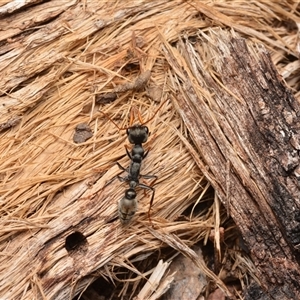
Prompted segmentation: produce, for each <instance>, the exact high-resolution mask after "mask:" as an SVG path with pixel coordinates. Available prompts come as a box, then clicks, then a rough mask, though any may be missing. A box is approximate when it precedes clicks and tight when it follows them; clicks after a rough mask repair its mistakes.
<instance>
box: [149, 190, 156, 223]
mask: <svg viewBox="0 0 300 300" xmlns="http://www.w3.org/2000/svg"><path fill="white" fill-rule="evenodd" d="M154 195H155V189H153V190H152V197H151V200H150V204H149V210H148V219H149V222H150V224H151V226H152V227H153V224H152V220H151V208H152V204H153V200H154Z"/></svg>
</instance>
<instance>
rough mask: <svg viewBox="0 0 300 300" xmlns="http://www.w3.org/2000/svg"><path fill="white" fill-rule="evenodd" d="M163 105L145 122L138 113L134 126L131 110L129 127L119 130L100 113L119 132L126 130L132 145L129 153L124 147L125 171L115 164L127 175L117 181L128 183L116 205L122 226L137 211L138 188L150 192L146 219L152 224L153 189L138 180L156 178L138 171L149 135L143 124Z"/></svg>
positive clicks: (145, 153) (144, 155) (145, 154)
mask: <svg viewBox="0 0 300 300" xmlns="http://www.w3.org/2000/svg"><path fill="white" fill-rule="evenodd" d="M163 104H164V102H163V103H162V104H161V105H160V106H159V108H158V109H157V111H156V112H155V114H154V115H153V117H152V118H150V119H149V120H148V121H146V122H143V120H142V117H141V115H140V112H139V111H138V119H139V122H140V124H134V125H131V124H132V123H133V118H134V112H133V109H131V110H130V122H129V127H124V128H120V127H119V126H118V125H117V124H116V123H115V122H114V121H113V120H112V119H111V118H110V117H108V116H107V115H106V114H105V113H103V112H102V113H103V114H104V115H105V116H106V117H107V118H108V119H109V120H110V121H111V122H112V123H113V124H114V125H115V126H116V127H117V128H118V129H119V130H125V129H126V134H127V138H128V140H129V143H130V144H132V145H134V146H133V148H132V150H131V153H130V152H129V151H128V149H127V147H126V146H125V149H126V153H127V155H128V157H129V158H130V160H131V163H130V166H129V168H127V169H126V168H124V167H122V166H121V165H120V164H119V163H117V164H118V166H119V168H120V169H121V170H123V171H125V172H127V173H128V175H127V176H126V177H120V176H118V179H119V180H120V181H125V182H128V183H129V189H127V190H126V191H125V196H124V197H123V198H122V199H121V200H120V201H119V204H118V214H119V219H120V221H121V223H122V224H127V223H129V221H130V220H131V219H132V218H133V216H134V214H135V212H136V210H137V200H136V191H135V188H136V187H140V188H143V189H148V190H151V191H152V196H151V200H150V205H149V210H148V219H149V221H150V223H152V222H151V218H150V210H151V207H152V204H153V200H154V195H155V189H154V188H153V187H151V186H148V185H145V184H142V183H140V182H139V178H140V177H144V178H155V179H157V176H155V175H142V174H140V169H141V164H142V161H143V159H144V158H145V157H146V156H147V155H148V153H149V151H146V152H145V150H144V148H143V144H144V143H146V142H147V140H148V137H149V135H150V132H149V128H148V127H147V126H145V124H146V123H148V122H149V121H151V120H152V119H153V118H154V117H155V115H156V113H157V112H158V110H159V109H160V108H161V107H162V105H163Z"/></svg>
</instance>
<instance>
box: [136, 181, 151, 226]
mask: <svg viewBox="0 0 300 300" xmlns="http://www.w3.org/2000/svg"><path fill="white" fill-rule="evenodd" d="M138 186H139V187H141V188H143V189H146V190H151V191H152V196H151V200H150V206H149V210H148V219H149V222H150V224H151V226H153V224H152V221H151V217H150V210H151V207H152V204H153V200H154V195H155V188H153V187H152V186H149V185H145V184H143V183H139V185H138Z"/></svg>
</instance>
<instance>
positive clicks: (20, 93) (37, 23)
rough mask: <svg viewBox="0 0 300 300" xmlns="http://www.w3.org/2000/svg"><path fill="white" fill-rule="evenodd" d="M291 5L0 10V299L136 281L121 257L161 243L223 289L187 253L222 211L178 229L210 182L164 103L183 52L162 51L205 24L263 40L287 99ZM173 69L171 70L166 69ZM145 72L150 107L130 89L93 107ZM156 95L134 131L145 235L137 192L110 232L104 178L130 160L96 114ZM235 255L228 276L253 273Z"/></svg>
mask: <svg viewBox="0 0 300 300" xmlns="http://www.w3.org/2000/svg"><path fill="white" fill-rule="evenodd" d="M28 2H30V1H28ZM34 2H36V1H32V2H31V3H34ZM297 7H298V2H297V1H278V2H277V3H274V2H273V1H251V2H249V1H214V2H211V1H201V2H200V1H163V0H160V1H127V2H126V5H125V4H124V2H122V1H116V2H115V3H114V4H111V3H108V2H106V1H81V2H80V1H79V2H76V1H73V2H72V1H67V2H64V6H61V1H58V2H56V1H51V2H45V3H38V4H36V5H33V6H30V7H28V8H27V9H26V10H23V11H22V10H21V11H18V10H17V11H16V12H15V13H13V14H12V15H5V12H6V10H7V9H8V8H5V5H4V4H2V6H1V7H0V14H1V15H3V16H2V20H0V28H2V31H3V32H2V33H1V37H0V39H1V41H2V44H1V46H0V62H1V67H0V68H1V72H0V79H1V80H0V92H1V104H2V105H1V114H0V129H2V131H1V144H0V147H1V150H0V153H1V154H0V163H1V166H2V168H1V171H0V176H1V183H0V195H1V202H0V216H1V221H0V233H1V234H0V251H1V256H0V264H1V267H0V270H1V271H0V274H2V275H1V276H0V296H1V297H3V298H6V299H41V298H43V299H66V298H68V297H72V296H73V295H75V294H78V293H80V291H81V290H82V289H84V288H85V287H86V286H87V285H88V284H90V283H91V282H92V281H93V280H94V279H95V278H96V277H95V276H104V277H108V278H111V279H112V280H116V278H117V277H118V276H117V275H116V274H114V270H117V268H118V267H125V268H128V269H129V270H131V271H132V272H133V273H131V274H136V275H135V276H134V277H135V278H134V279H135V281H136V282H139V281H140V280H143V279H144V278H145V276H146V275H147V277H149V275H150V273H151V272H152V271H153V270H152V269H151V271H149V270H146V269H145V270H137V269H136V268H135V267H134V265H133V262H132V261H131V260H132V259H133V258H135V259H136V260H138V259H139V257H140V259H141V260H142V259H143V258H144V256H143V255H146V256H147V255H150V254H152V253H156V252H157V251H159V250H160V249H162V248H163V247H166V246H167V245H168V246H170V247H172V248H174V249H175V250H176V251H179V252H181V253H183V254H184V255H187V256H188V257H190V258H191V259H192V260H193V261H194V263H196V264H197V265H198V266H199V267H201V268H202V269H203V271H204V272H205V273H206V274H207V275H208V276H209V277H210V278H211V279H212V280H214V281H215V282H216V283H217V285H218V286H220V287H221V288H222V289H223V290H225V291H226V286H225V285H224V284H223V283H222V281H221V280H220V279H219V278H218V277H217V276H216V275H214V274H213V273H212V272H211V271H210V270H209V269H208V268H207V267H206V266H205V263H204V262H203V261H200V260H199V259H197V257H196V256H195V253H194V252H193V251H192V250H191V249H190V246H192V245H193V244H195V243H197V242H198V241H201V240H202V241H204V242H206V241H207V239H208V236H209V234H210V231H211V229H212V228H215V227H216V224H220V225H221V226H222V225H223V224H224V222H225V220H226V214H225V213H224V212H223V213H222V214H221V215H220V213H217V214H216V211H219V209H218V207H217V204H216V203H215V204H212V206H209V205H207V206H206V207H205V209H204V210H203V211H201V212H199V211H197V209H196V210H195V211H196V213H194V214H193V215H191V216H190V217H188V218H181V219H180V220H178V217H179V216H180V215H181V214H182V212H184V211H185V210H186V209H187V208H189V207H191V206H192V205H193V204H195V203H196V202H201V201H206V200H207V198H208V196H209V197H210V196H211V194H207V193H205V192H206V190H207V187H208V186H209V183H208V182H207V180H206V179H205V178H204V176H203V174H201V173H200V172H199V169H198V167H197V165H196V163H195V161H194V159H193V158H192V156H191V154H190V152H189V149H188V148H187V147H186V146H185V143H183V140H184V141H188V134H187V132H186V129H185V127H184V124H183V123H182V121H181V120H180V119H179V117H178V115H177V114H176V112H175V110H174V107H173V105H172V102H171V97H170V96H169V92H170V87H171V86H173V82H174V81H177V79H178V78H179V77H176V76H177V75H175V74H176V73H177V74H178V73H180V72H185V70H186V69H187V68H185V65H184V60H183V56H184V55H188V53H180V52H179V51H178V50H176V47H174V43H176V42H177V41H178V40H179V39H180V38H197V36H198V34H199V31H201V32H202V34H207V35H208V36H209V32H208V31H207V29H209V28H213V27H216V26H221V27H225V26H226V27H229V28H233V29H234V30H235V31H236V32H239V33H240V34H241V35H242V36H243V37H245V38H247V39H249V40H250V41H253V42H259V43H263V44H265V45H266V47H267V48H268V49H269V51H270V52H271V54H272V58H273V60H274V63H275V64H276V66H277V68H278V70H279V72H280V73H281V74H282V76H283V77H284V79H285V81H286V82H287V84H288V85H289V86H290V87H291V88H292V89H293V91H299V82H300V80H299V76H300V73H299V61H298V60H296V59H295V56H297V55H299V44H297V43H299V41H298V31H297V29H296V26H295V24H298V26H299V23H300V22H299V20H300V19H299V12H298V11H297ZM12 11H14V9H12ZM63 11H64V12H63ZM41 12H43V13H41ZM47 20H50V21H48V23H47ZM297 45H298V46H297ZM297 47H298V48H297ZM165 49H168V51H165ZM297 49H298V50H297ZM197 50H199V51H201V49H197ZM297 51H298V52H297ZM168 52H172V53H173V56H172V57H171V56H168V55H167V53H168ZM172 59H176V60H177V62H179V65H181V69H180V70H176V72H174V70H172V69H170V68H169V65H173V66H174V64H173V63H172V61H171V60H172ZM211 59H213V57H207V61H205V62H203V64H204V68H205V65H206V64H209V63H210V60H211ZM146 70H150V71H151V78H150V80H149V81H148V83H147V85H145V87H147V88H148V89H149V88H152V90H151V91H152V92H151V95H153V91H154V92H155V93H156V94H155V95H158V96H155V97H154V96H153V97H152V99H151V97H149V93H150V92H149V93H147V92H146V91H145V89H142V90H141V91H137V90H132V89H130V90H128V91H124V90H122V92H119V94H118V98H117V100H116V101H114V102H112V103H109V104H100V105H99V104H97V103H96V99H97V97H99V95H101V94H105V93H107V92H112V91H116V87H118V86H120V85H121V84H122V85H123V84H128V83H134V82H135V80H136V79H137V78H138V76H139V74H140V73H143V72H145V71H146ZM129 86H131V88H134V85H129ZM118 91H120V90H118ZM296 97H298V99H299V97H300V94H299V92H296ZM158 99H159V100H160V101H165V104H164V105H163V106H162V108H161V109H160V110H159V111H158V112H157V114H156V115H155V117H154V118H153V120H151V122H149V124H147V125H148V126H149V128H150V131H151V133H152V135H151V137H150V139H149V141H148V143H147V144H146V145H145V148H146V149H150V152H149V155H148V156H147V158H146V159H145V161H144V163H143V167H142V173H143V174H155V175H157V176H158V180H157V181H156V182H155V189H156V196H155V200H154V206H153V209H152V214H151V216H152V222H153V224H154V225H155V227H154V228H151V226H149V225H150V224H149V222H148V219H147V210H148V207H149V198H150V194H148V193H147V195H144V192H143V190H139V191H138V200H139V209H138V212H137V213H136V215H135V217H134V220H133V221H132V223H130V225H129V226H127V227H122V226H121V224H120V223H119V221H118V220H116V221H112V219H113V218H114V217H116V216H117V201H118V200H119V199H121V198H122V197H123V194H124V190H125V189H126V184H121V183H120V182H119V181H118V180H114V181H112V182H110V181H111V180H112V179H113V178H114V177H115V176H116V175H117V174H119V173H120V170H119V169H118V167H117V166H116V162H117V161H118V162H120V163H121V164H122V165H124V166H127V165H128V164H129V158H128V157H127V156H126V155H125V154H126V152H125V149H124V145H125V144H127V140H126V134H125V131H119V130H118V129H117V128H116V127H115V126H114V125H113V124H112V123H111V122H109V121H108V120H107V118H105V117H104V116H103V114H102V113H101V112H100V111H103V112H105V114H107V115H108V116H110V118H111V119H112V120H114V122H116V123H117V124H118V125H119V126H120V127H121V126H126V125H127V124H128V120H129V112H130V108H131V107H132V106H136V107H138V108H139V110H140V111H141V114H142V117H143V119H144V120H148V119H149V118H151V117H152V116H153V114H154V113H155V111H156V109H157V107H159V103H158V102H157V100H158ZM83 122H85V123H88V124H89V125H90V126H91V129H92V130H93V133H94V135H93V137H92V138H91V139H90V140H88V141H86V142H85V143H83V144H79V145H78V144H74V143H73V140H72V137H73V134H74V129H75V126H76V125H77V124H79V123H83ZM208 179H209V178H208ZM107 183H109V184H107ZM203 191H204V192H203ZM217 227H218V226H217ZM76 230H77V231H80V232H81V233H82V234H83V235H84V236H85V237H86V238H87V244H86V245H85V246H83V248H82V249H81V250H80V251H77V252H76V251H75V252H74V251H73V252H72V253H71V254H70V253H68V252H67V251H66V249H65V239H66V237H67V236H68V235H69V234H71V233H72V232H74V231H76ZM228 232H231V231H230V230H229V229H228ZM228 238H229V239H230V236H229V237H228ZM218 247H222V245H219V246H218ZM87 258H88V259H87ZM234 259H235V260H236V261H238V260H239V262H238V264H239V268H240V270H242V271H241V274H242V273H243V272H245V270H248V274H250V273H251V274H252V275H254V270H253V269H252V268H253V266H251V264H250V263H249V261H248V260H247V258H246V257H243V256H241V255H237V254H236V255H235V256H234ZM143 272H145V274H143ZM130 276H133V275H128V278H130ZM246 276H247V275H246ZM243 278H245V277H244V275H243V277H241V281H242V282H243ZM126 284H128V283H126ZM124 286H125V284H124ZM128 288H129V287H128V285H127V288H124V289H123V291H122V293H123V294H124V295H125V294H126V289H128ZM135 288H136V289H137V284H135ZM133 290H134V289H133ZM137 290H138V289H137ZM227 292H228V291H227ZM228 293H229V292H228ZM143 297H144V296H143ZM147 297H150V296H147ZM154 298H155V297H154ZM154 298H151V299H154ZM147 299H148V298H147Z"/></svg>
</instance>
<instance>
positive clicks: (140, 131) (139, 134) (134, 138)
mask: <svg viewBox="0 0 300 300" xmlns="http://www.w3.org/2000/svg"><path fill="white" fill-rule="evenodd" d="M126 132H127V137H128V140H129V143H130V144H135V145H141V144H144V143H146V142H147V140H148V135H149V129H148V127H147V126H143V125H140V124H135V125H133V126H131V127H128V128H127V130H126Z"/></svg>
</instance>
